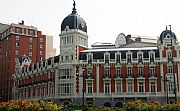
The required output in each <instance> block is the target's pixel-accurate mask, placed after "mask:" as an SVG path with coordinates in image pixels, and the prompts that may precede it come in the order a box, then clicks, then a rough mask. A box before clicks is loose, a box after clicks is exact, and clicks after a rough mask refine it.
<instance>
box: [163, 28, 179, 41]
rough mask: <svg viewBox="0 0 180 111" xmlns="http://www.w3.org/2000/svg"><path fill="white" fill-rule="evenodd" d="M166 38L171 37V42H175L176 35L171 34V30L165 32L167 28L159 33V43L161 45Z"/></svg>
mask: <svg viewBox="0 0 180 111" xmlns="http://www.w3.org/2000/svg"><path fill="white" fill-rule="evenodd" d="M167 35H170V36H167ZM166 37H173V40H176V35H175V33H174V32H172V31H171V30H167V28H166V30H164V31H163V32H162V33H161V35H160V40H161V43H163V40H164V38H166Z"/></svg>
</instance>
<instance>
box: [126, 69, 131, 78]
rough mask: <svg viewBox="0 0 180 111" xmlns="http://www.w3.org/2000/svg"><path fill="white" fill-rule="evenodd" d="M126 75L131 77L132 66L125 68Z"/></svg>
mask: <svg viewBox="0 0 180 111" xmlns="http://www.w3.org/2000/svg"><path fill="white" fill-rule="evenodd" d="M127 76H128V77H132V68H131V67H128V68H127Z"/></svg>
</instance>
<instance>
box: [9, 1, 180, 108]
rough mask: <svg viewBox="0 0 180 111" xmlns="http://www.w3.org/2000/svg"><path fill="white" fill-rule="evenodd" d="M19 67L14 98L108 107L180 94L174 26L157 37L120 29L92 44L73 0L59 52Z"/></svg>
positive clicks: (164, 99)
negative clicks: (109, 39) (109, 40)
mask: <svg viewBox="0 0 180 111" xmlns="http://www.w3.org/2000/svg"><path fill="white" fill-rule="evenodd" d="M21 70H22V69H20V72H16V73H15V75H14V80H15V82H14V90H13V95H14V99H18V98H22V99H45V100H50V101H53V102H56V103H58V104H68V103H71V102H75V103H80V104H82V103H83V101H84V102H85V104H95V105H104V106H109V107H111V106H112V107H114V106H116V107H122V106H123V103H126V102H128V101H131V100H135V99H142V100H145V101H151V100H155V101H160V102H161V103H165V102H170V101H177V100H179V89H180V85H179V82H180V76H179V75H180V46H179V44H178V40H177V37H176V35H175V33H173V32H172V31H171V29H170V30H168V29H167V28H166V29H165V30H164V31H163V32H162V33H161V34H160V37H158V39H157V40H155V39H148V38H143V37H134V36H131V35H124V34H123V33H120V34H119V35H118V37H117V38H116V40H115V44H112V43H95V44H93V45H92V48H88V35H87V25H86V22H85V21H84V20H83V18H81V17H80V16H79V15H78V14H77V11H76V8H75V2H74V4H73V11H72V13H71V14H69V15H68V16H67V17H65V19H64V20H63V21H62V24H61V33H60V55H58V56H55V57H53V58H49V59H47V60H45V61H43V62H42V61H41V62H38V63H37V64H31V65H30V66H29V67H26V69H25V72H22V71H21ZM82 90H83V92H84V93H83V92H82ZM27 95H28V96H27ZM83 95H84V99H82V98H83ZM176 99H177V100H176Z"/></svg>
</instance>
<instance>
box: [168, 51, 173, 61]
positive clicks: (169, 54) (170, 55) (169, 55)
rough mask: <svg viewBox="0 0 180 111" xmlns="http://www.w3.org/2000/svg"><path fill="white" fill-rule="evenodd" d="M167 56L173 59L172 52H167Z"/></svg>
mask: <svg viewBox="0 0 180 111" xmlns="http://www.w3.org/2000/svg"><path fill="white" fill-rule="evenodd" d="M167 58H168V60H171V59H172V53H171V52H167Z"/></svg>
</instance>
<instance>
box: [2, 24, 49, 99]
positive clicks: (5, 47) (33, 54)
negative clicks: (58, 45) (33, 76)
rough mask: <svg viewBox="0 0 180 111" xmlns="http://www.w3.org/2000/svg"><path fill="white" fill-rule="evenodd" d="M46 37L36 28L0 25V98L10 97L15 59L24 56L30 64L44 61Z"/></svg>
mask: <svg viewBox="0 0 180 111" xmlns="http://www.w3.org/2000/svg"><path fill="white" fill-rule="evenodd" d="M45 43H46V36H45V35H42V33H41V31H38V30H37V28H36V27H33V26H27V25H25V24H24V21H22V23H19V24H13V23H12V24H11V25H7V24H1V25H0V84H1V87H0V97H1V100H5V101H7V100H10V99H11V97H12V78H11V77H12V74H14V73H15V60H16V58H19V57H21V56H22V55H26V56H28V57H29V58H30V60H31V62H32V63H36V62H38V61H39V60H45V48H46V44H45Z"/></svg>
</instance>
